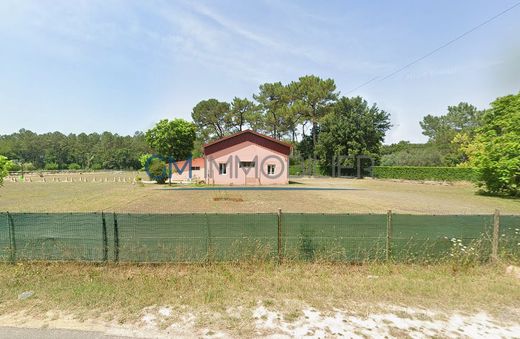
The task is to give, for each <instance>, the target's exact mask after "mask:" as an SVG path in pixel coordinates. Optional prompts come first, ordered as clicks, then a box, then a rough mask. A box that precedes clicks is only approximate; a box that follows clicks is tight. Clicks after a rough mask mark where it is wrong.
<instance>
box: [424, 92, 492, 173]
mask: <svg viewBox="0 0 520 339" xmlns="http://www.w3.org/2000/svg"><path fill="white" fill-rule="evenodd" d="M482 115H483V111H479V110H478V109H477V108H476V107H475V106H473V105H470V104H468V103H465V102H461V103H459V104H458V105H456V106H448V112H447V113H446V114H445V115H440V116H433V115H427V116H425V117H424V118H423V120H422V121H421V122H420V125H421V127H422V129H423V134H424V135H426V136H428V144H430V145H432V146H435V147H436V148H437V151H438V152H439V153H440V154H441V157H442V163H443V165H445V166H454V165H457V164H460V163H463V162H465V161H467V160H468V155H467V154H466V153H464V152H463V151H462V148H461V145H460V144H459V143H457V142H454V140H455V139H457V138H458V137H459V136H460V135H461V134H464V135H468V136H469V137H470V138H472V137H473V136H474V134H475V131H476V129H477V128H478V127H479V126H480V124H481V120H482Z"/></svg>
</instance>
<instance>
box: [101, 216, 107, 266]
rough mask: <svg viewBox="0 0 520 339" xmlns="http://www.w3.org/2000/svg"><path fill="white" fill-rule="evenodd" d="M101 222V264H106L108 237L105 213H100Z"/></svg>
mask: <svg viewBox="0 0 520 339" xmlns="http://www.w3.org/2000/svg"><path fill="white" fill-rule="evenodd" d="M101 220H102V222H103V227H102V228H101V232H102V236H103V262H105V263H106V262H107V260H108V237H107V221H106V219H105V213H104V212H101Z"/></svg>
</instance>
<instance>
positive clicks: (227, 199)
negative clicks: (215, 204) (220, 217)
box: [213, 197, 244, 202]
mask: <svg viewBox="0 0 520 339" xmlns="http://www.w3.org/2000/svg"><path fill="white" fill-rule="evenodd" d="M213 201H233V202H243V201H244V199H242V198H232V197H214V198H213Z"/></svg>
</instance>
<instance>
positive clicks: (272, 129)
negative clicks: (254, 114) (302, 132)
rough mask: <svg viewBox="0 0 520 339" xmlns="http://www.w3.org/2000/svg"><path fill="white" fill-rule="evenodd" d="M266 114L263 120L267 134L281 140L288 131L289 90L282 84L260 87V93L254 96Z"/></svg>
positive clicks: (268, 84)
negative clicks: (286, 117)
mask: <svg viewBox="0 0 520 339" xmlns="http://www.w3.org/2000/svg"><path fill="white" fill-rule="evenodd" d="M253 97H254V98H255V100H256V101H257V102H258V103H259V104H260V108H261V110H262V111H263V113H264V118H263V119H262V121H263V123H264V127H263V128H262V129H263V130H264V131H265V132H266V133H268V134H270V135H271V136H272V137H273V138H277V139H281V138H282V136H283V135H285V134H286V133H287V131H288V129H287V125H286V123H285V116H286V114H287V102H288V97H287V89H286V87H285V86H284V85H282V83H281V82H274V83H265V84H262V85H260V88H259V93H258V94H255V95H254V96H253Z"/></svg>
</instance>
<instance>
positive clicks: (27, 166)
mask: <svg viewBox="0 0 520 339" xmlns="http://www.w3.org/2000/svg"><path fill="white" fill-rule="evenodd" d="M35 169H36V166H34V165H33V163H32V162H26V163H24V164H23V170H24V171H34V170H35Z"/></svg>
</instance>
